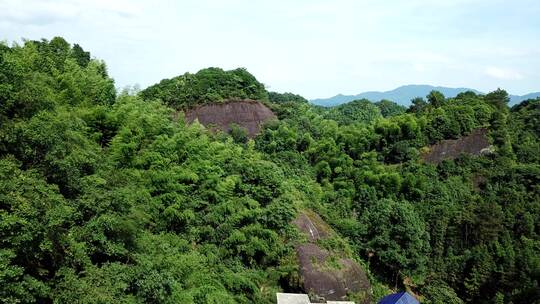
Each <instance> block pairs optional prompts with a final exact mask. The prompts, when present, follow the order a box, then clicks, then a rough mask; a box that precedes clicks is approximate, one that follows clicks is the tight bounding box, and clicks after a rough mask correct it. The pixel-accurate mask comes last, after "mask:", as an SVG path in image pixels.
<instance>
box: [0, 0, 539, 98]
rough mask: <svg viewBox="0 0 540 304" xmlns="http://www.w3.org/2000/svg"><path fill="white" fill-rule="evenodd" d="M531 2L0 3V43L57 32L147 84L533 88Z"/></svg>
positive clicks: (349, 90) (124, 77)
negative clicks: (224, 76) (209, 72)
mask: <svg viewBox="0 0 540 304" xmlns="http://www.w3.org/2000/svg"><path fill="white" fill-rule="evenodd" d="M539 16H540V1H539V0H513V1H508V0H505V1H502V0H455V1H444V0H432V1H428V0H404V1H398V0H386V1H380V0H373V1H371V0H366V1H364V0H329V1H322V0H297V1H294V0H288V1H282V0H272V1H260V0H228V1H211V0H197V1H160V0H152V1H140V0H130V1H128V0H114V1H113V0H97V1H96V0H95V1H88V0H56V1H52V0H0V40H3V41H5V42H7V43H9V44H11V43H13V42H18V43H21V41H22V39H41V38H46V39H49V40H50V39H51V38H53V37H55V36H62V37H64V38H65V39H66V40H67V41H68V42H70V43H72V44H74V43H78V44H80V45H81V46H82V47H83V48H84V49H85V50H87V51H90V52H91V53H92V56H93V57H95V58H98V59H102V60H104V61H105V62H106V63H107V66H108V69H109V74H110V75H111V76H112V77H113V78H114V79H115V81H116V86H117V87H118V88H123V87H126V86H133V85H138V86H139V87H140V88H145V87H147V86H148V85H151V84H154V83H156V82H159V81H160V80H161V79H163V78H170V77H174V76H177V75H181V74H184V73H185V72H192V73H194V72H197V71H198V70H200V69H202V68H205V67H211V66H212V67H221V68H223V69H234V68H237V67H245V68H247V69H248V71H250V72H251V73H252V74H253V75H255V77H257V79H258V80H259V81H260V82H262V83H264V84H265V85H266V86H267V88H268V89H269V90H272V91H277V92H293V93H297V94H300V95H302V96H304V97H306V98H310V99H311V98H319V97H329V96H333V95H336V94H338V93H342V94H357V93H360V92H363V91H385V90H391V89H394V88H396V87H398V86H400V85H406V84H431V85H441V86H450V87H468V88H474V89H478V90H480V91H483V92H489V91H492V90H494V89H496V88H498V87H500V88H504V89H506V90H507V91H508V92H510V93H512V94H518V95H522V94H526V93H529V92H537V91H540V17H539Z"/></svg>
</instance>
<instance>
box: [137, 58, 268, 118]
mask: <svg viewBox="0 0 540 304" xmlns="http://www.w3.org/2000/svg"><path fill="white" fill-rule="evenodd" d="M140 95H141V97H142V98H144V99H145V100H153V99H160V100H161V101H163V102H164V103H165V104H167V105H169V106H171V107H174V108H177V109H183V108H189V107H193V106H195V105H199V104H205V103H211V102H222V101H223V100H228V99H254V100H263V101H265V100H268V93H267V92H266V90H265V89H264V85H263V84H262V83H260V82H258V81H257V79H255V77H254V76H253V75H251V74H250V73H249V72H248V71H247V70H246V69H242V68H239V69H235V70H230V71H224V70H222V69H220V68H207V69H203V70H200V71H198V72H197V73H195V74H190V73H186V74H184V75H181V76H178V77H175V78H171V79H163V80H162V81H160V82H159V83H158V84H155V85H153V86H150V87H148V88H146V89H144V90H143V91H141V92H140Z"/></svg>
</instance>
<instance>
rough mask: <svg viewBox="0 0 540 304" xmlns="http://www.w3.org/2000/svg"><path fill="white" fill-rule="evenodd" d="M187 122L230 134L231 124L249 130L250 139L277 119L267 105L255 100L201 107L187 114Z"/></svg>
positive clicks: (190, 110) (234, 101) (188, 111)
mask: <svg viewBox="0 0 540 304" xmlns="http://www.w3.org/2000/svg"><path fill="white" fill-rule="evenodd" d="M185 118H186V122H188V123H192V122H193V121H195V120H196V119H197V120H198V121H199V122H200V123H201V124H203V125H204V126H205V127H210V128H212V127H215V128H217V129H220V130H222V131H225V132H228V131H229V130H230V127H231V124H237V125H239V126H241V127H243V128H245V129H246V130H247V133H248V136H249V137H250V138H252V137H254V136H255V135H257V134H258V133H259V131H260V128H261V125H262V124H263V123H265V122H266V121H269V120H272V119H277V117H276V115H274V113H273V112H272V111H271V110H270V109H269V108H268V107H266V106H265V105H263V104H262V103H260V102H258V101H255V100H229V101H227V102H224V103H216V104H207V105H201V106H198V107H196V108H192V109H189V110H187V111H186V112H185Z"/></svg>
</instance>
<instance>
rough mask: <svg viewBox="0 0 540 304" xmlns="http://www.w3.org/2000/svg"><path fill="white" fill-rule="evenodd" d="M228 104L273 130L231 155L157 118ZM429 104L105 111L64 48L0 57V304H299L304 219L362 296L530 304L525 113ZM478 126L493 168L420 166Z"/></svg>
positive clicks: (534, 205)
mask: <svg viewBox="0 0 540 304" xmlns="http://www.w3.org/2000/svg"><path fill="white" fill-rule="evenodd" d="M230 98H252V99H259V100H263V101H265V102H266V103H268V104H269V106H270V107H271V108H272V110H274V111H275V113H276V114H277V115H278V117H279V118H280V120H279V121H275V122H272V123H269V124H268V125H266V126H265V127H264V129H263V131H262V133H261V134H260V135H259V136H258V137H256V138H255V139H254V140H249V141H248V140H247V137H246V136H245V130H243V129H240V128H233V132H232V134H230V136H229V135H227V134H211V133H209V132H208V131H206V130H205V129H203V128H201V127H200V126H199V125H191V126H187V125H186V124H185V123H184V121H183V119H182V117H180V118H179V119H178V120H176V119H173V116H172V115H171V114H172V113H173V111H174V109H173V108H176V109H177V108H185V107H190V106H194V105H197V104H200V103H205V102H220V101H223V100H225V99H230ZM426 98H427V102H426V101H425V100H424V99H422V98H418V99H415V100H414V101H413V105H412V106H411V107H410V108H409V109H407V111H406V112H405V111H404V109H403V108H402V107H400V106H398V105H396V104H394V103H392V102H390V101H380V102H378V103H375V104H372V103H370V102H368V101H365V100H364V101H355V102H352V103H349V104H345V105H342V106H339V107H335V108H331V109H323V108H318V107H314V106H311V105H310V104H309V103H307V102H306V100H305V99H303V98H302V97H300V96H298V95H294V94H291V93H284V94H279V93H272V92H271V93H267V92H266V90H265V89H264V86H263V85H262V84H261V83H259V82H257V80H256V79H255V78H254V77H253V76H252V75H251V74H249V73H248V72H247V71H246V70H244V69H237V70H232V71H223V70H221V69H217V68H209V69H205V70H201V71H199V72H198V73H196V74H189V73H187V74H184V75H182V76H179V77H176V78H173V79H168V80H163V81H162V82H161V83H160V84H157V85H154V86H152V87H150V88H147V89H145V90H144V91H142V92H141V93H140V94H139V96H137V95H135V94H133V93H130V92H127V91H126V92H124V93H122V94H120V95H119V96H116V92H115V89H114V82H113V80H112V79H110V78H109V77H108V76H107V72H106V67H105V64H104V63H103V62H100V61H98V60H95V59H91V56H90V54H89V53H88V52H86V51H84V50H83V49H82V48H81V47H80V46H78V45H74V46H73V47H72V46H71V45H70V44H69V43H67V42H66V41H65V40H64V39H62V38H59V37H56V38H53V39H52V40H51V41H47V40H41V41H26V42H24V44H23V45H17V44H14V45H12V46H8V45H5V44H0V286H1V288H0V302H3V303H4V302H5V303H73V301H74V299H76V301H78V302H80V303H273V301H274V300H275V292H277V291H281V290H298V288H300V287H301V286H300V285H301V284H300V279H299V275H298V266H297V264H296V259H295V252H294V245H295V242H297V241H298V240H299V236H298V235H297V233H296V232H295V230H294V228H293V226H292V224H291V222H292V220H293V219H294V218H295V216H296V215H297V210H302V209H305V208H310V209H312V210H316V211H317V212H318V213H319V214H320V215H321V217H322V218H324V219H325V221H326V222H327V223H328V224H329V225H331V226H332V228H333V229H334V230H335V231H336V233H335V235H333V236H332V238H330V239H328V240H325V241H321V245H322V246H325V247H327V248H329V249H337V251H340V252H341V253H343V254H346V255H347V256H351V257H352V258H354V259H357V260H359V261H361V264H364V265H367V267H369V271H368V274H369V276H370V279H371V281H372V285H373V286H374V287H373V293H374V294H373V296H374V298H380V297H382V296H383V295H384V294H386V293H388V292H389V291H390V290H389V288H388V286H392V287H396V288H402V289H404V288H411V289H413V290H414V291H415V292H417V293H419V294H420V295H421V297H422V298H423V299H424V302H425V303H455V304H459V303H480V304H483V303H530V302H532V303H534V302H535V301H540V293H539V292H538V290H539V288H538V286H539V281H540V276H539V274H540V258H539V257H540V226H539V224H538V223H540V188H539V187H538V185H539V182H540V158H539V156H538V155H539V154H538V150H539V149H540V141H539V138H538V136H539V134H540V129H539V123H538V121H539V120H540V100H538V99H536V100H528V101H525V102H523V103H522V104H520V105H517V106H514V107H513V108H512V109H509V108H508V106H507V101H508V96H507V94H506V92H505V91H503V90H497V91H495V92H492V93H489V94H487V95H485V96H482V95H476V94H475V93H472V92H466V93H462V94H459V95H458V96H456V97H455V98H450V99H447V98H444V96H442V94H440V93H438V92H431V93H430V94H429V95H428V96H427V97H426ZM477 128H486V130H488V132H489V136H490V141H491V142H492V143H493V145H494V149H493V150H494V151H495V152H494V153H491V154H489V155H485V156H479V157H473V156H467V155H462V156H461V157H458V158H457V159H455V160H445V161H443V162H442V163H440V164H439V165H431V164H426V163H423V162H422V161H421V160H419V154H420V152H419V151H422V150H425V149H426V146H428V145H430V144H432V143H434V142H437V141H439V140H443V139H451V138H459V137H460V136H463V135H467V134H469V133H471V132H472V131H473V130H475V129H477Z"/></svg>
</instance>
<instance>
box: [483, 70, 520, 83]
mask: <svg viewBox="0 0 540 304" xmlns="http://www.w3.org/2000/svg"><path fill="white" fill-rule="evenodd" d="M485 73H486V75H488V76H490V77H493V78H497V79H502V80H520V79H523V78H524V76H523V74H521V73H520V72H518V71H515V70H511V69H503V68H499V67H488V68H486V70H485Z"/></svg>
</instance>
